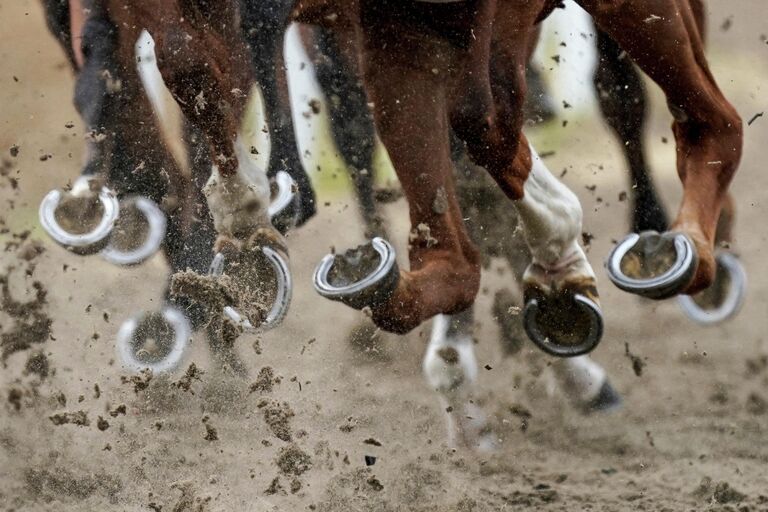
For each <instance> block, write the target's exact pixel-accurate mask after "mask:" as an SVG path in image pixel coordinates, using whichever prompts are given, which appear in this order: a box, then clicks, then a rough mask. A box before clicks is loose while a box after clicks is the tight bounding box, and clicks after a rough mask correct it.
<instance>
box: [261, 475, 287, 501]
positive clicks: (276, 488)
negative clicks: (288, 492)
mask: <svg viewBox="0 0 768 512" xmlns="http://www.w3.org/2000/svg"><path fill="white" fill-rule="evenodd" d="M278 493H280V494H285V489H284V488H283V485H282V484H281V483H280V477H279V476H276V477H275V478H273V479H272V481H271V482H270V483H269V487H267V488H266V489H265V490H264V494H267V495H269V496H272V495H275V494H278Z"/></svg>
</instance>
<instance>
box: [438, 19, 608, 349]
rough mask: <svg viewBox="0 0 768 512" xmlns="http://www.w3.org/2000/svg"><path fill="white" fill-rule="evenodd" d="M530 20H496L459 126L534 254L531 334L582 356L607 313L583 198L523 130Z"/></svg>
mask: <svg viewBox="0 0 768 512" xmlns="http://www.w3.org/2000/svg"><path fill="white" fill-rule="evenodd" d="M523 14H525V13H523ZM527 15H528V17H531V16H535V15H536V14H535V13H527ZM528 17H526V16H525V15H521V13H515V16H510V15H509V14H508V13H507V12H506V11H504V12H502V11H501V10H500V12H499V13H498V16H497V17H496V19H495V20H494V37H495V38H496V41H495V43H494V53H493V55H492V61H491V76H490V77H488V72H487V71H486V72H485V77H486V78H483V74H482V72H478V71H477V70H472V69H471V68H470V71H471V72H470V73H467V74H466V77H465V81H464V83H462V84H461V86H460V90H459V91H458V94H457V100H456V106H455V108H454V113H453V116H452V124H453V127H454V129H456V131H457V134H458V135H459V136H460V137H461V138H462V139H463V140H465V141H466V143H467V148H468V149H469V151H470V155H471V156H472V158H473V159H474V160H475V162H477V163H478V164H480V165H482V166H483V167H485V169H486V170H487V171H488V172H489V173H490V174H491V176H492V177H493V178H494V179H495V180H496V182H497V184H498V185H499V186H500V188H501V189H502V191H504V192H505V194H506V195H507V196H508V197H509V198H511V199H513V200H514V202H513V204H514V206H515V208H516V211H517V215H518V219H519V222H520V225H521V226H522V231H523V234H524V236H525V239H526V242H527V244H528V246H529V250H530V253H531V263H530V265H529V266H528V268H527V270H526V271H525V276H524V279H523V291H524V296H525V304H526V306H525V309H524V311H523V320H524V325H525V327H526V331H527V333H528V336H529V337H530V338H531V340H532V341H533V342H534V343H535V344H537V345H538V346H539V347H540V348H541V349H542V350H544V351H545V352H547V353H549V354H552V355H556V356H575V355H579V354H583V353H586V352H588V351H590V350H592V349H593V348H594V347H595V346H596V345H597V343H598V342H599V340H600V337H601V334H602V314H601V312H600V308H599V306H598V302H597V301H598V297H597V290H596V280H595V275H594V272H593V271H592V268H591V267H590V265H589V263H588V261H587V258H586V255H585V254H584V251H583V249H582V248H581V247H580V246H579V243H578V239H579V237H580V234H581V218H582V211H581V206H580V204H579V202H578V199H577V198H576V196H575V195H574V194H573V193H572V192H571V191H570V190H568V189H567V188H566V187H565V186H564V185H563V184H562V183H560V182H559V181H558V180H557V179H555V178H554V176H552V174H551V173H550V172H549V170H548V169H547V168H546V166H545V165H544V163H543V162H542V161H541V159H540V158H538V156H537V155H536V154H535V152H534V151H533V149H532V148H530V147H529V146H528V144H527V142H526V140H525V138H524V137H523V135H522V133H521V131H520V130H521V127H522V115H521V114H522V102H523V101H524V98H525V92H526V91H525V75H524V69H525V62H526V60H527V51H526V49H527V46H526V45H527V44H528V43H527V41H525V39H524V38H525V37H527V31H526V28H525V27H527V26H529V25H530V23H532V19H530V18H528ZM521 39H522V40H521ZM475 62H477V60H475Z"/></svg>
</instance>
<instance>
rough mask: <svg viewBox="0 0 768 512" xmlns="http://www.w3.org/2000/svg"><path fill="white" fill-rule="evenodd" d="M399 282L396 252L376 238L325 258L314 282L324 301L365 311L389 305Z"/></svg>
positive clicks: (319, 265) (385, 242) (317, 270)
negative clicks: (385, 304) (365, 309)
mask: <svg viewBox="0 0 768 512" xmlns="http://www.w3.org/2000/svg"><path fill="white" fill-rule="evenodd" d="M399 278H400V271H399V269H398V267H397V262H396V261H395V249H394V248H393V247H392V246H391V245H390V244H389V242H387V241H386V240H384V239H382V238H379V237H376V238H374V239H373V240H371V241H370V242H369V243H367V244H364V245H361V246H359V247H357V248H355V249H350V250H348V251H347V252H345V253H344V254H335V255H334V254H329V255H327V256H325V257H324V258H323V259H322V260H321V261H320V263H319V264H318V266H317V268H316V269H315V275H314V278H313V282H314V285H315V290H317V292H318V293H319V294H320V295H322V296H323V297H325V298H327V299H331V300H335V301H339V302H342V303H344V304H346V305H347V306H350V307H352V308H355V309H363V308H365V307H373V306H376V305H378V304H382V303H384V302H386V301H387V300H388V299H389V297H390V296H391V295H392V292H394V290H395V288H396V287H397V283H398V280H399Z"/></svg>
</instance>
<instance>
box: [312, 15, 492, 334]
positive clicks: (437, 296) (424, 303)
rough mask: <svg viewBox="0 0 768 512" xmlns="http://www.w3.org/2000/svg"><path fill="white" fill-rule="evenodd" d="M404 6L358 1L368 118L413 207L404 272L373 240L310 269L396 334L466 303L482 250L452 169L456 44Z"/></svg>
mask: <svg viewBox="0 0 768 512" xmlns="http://www.w3.org/2000/svg"><path fill="white" fill-rule="evenodd" d="M445 5H449V4H445ZM445 5H440V6H439V7H435V6H432V5H431V4H430V5H429V6H428V7H425V4H420V3H419V2H416V3H413V8H414V9H422V10H424V9H426V10H429V9H430V8H431V9H434V10H435V11H437V12H443V11H442V9H441V8H442V7H445ZM453 8H454V9H456V7H453ZM465 8H466V7H465V6H463V5H461V7H460V9H465ZM410 10H411V3H408V7H407V8H406V7H405V6H404V5H389V4H387V5H380V4H377V3H376V2H364V5H362V6H361V11H362V13H363V15H362V19H363V22H362V26H363V33H364V39H365V40H364V52H365V78H366V82H367V85H368V92H369V95H370V99H371V101H372V102H373V104H374V117H375V119H376V125H377V128H378V133H379V135H380V137H381V139H382V141H383V143H384V145H385V146H386V147H387V148H389V152H390V158H391V159H392V163H393V164H394V167H395V170H396V172H397V175H398V178H399V179H400V183H401V185H402V187H403V190H404V192H405V195H406V198H407V200H408V205H409V210H410V218H411V225H412V231H411V234H410V236H409V242H410V246H409V260H410V270H409V271H398V270H397V267H396V265H395V264H394V251H393V249H392V248H391V246H388V244H386V245H385V244H384V243H383V242H382V241H380V240H377V239H374V243H373V245H372V247H364V248H360V249H358V250H356V251H351V252H348V253H347V254H346V255H343V256H342V255H338V256H336V257H335V258H334V257H333V256H331V255H329V256H327V257H326V258H325V259H324V260H323V261H322V262H321V263H320V265H319V266H318V268H317V270H316V272H315V287H316V289H317V290H318V292H319V293H321V294H322V295H324V296H325V297H327V298H331V299H335V300H340V301H342V302H344V303H346V304H348V305H350V306H352V307H356V308H358V309H363V308H365V307H369V308H370V309H371V313H372V318H373V320H374V322H375V323H376V324H377V325H378V326H379V327H381V328H383V329H386V330H389V331H392V332H396V333H405V332H408V331H409V330H411V329H413V328H414V327H416V326H418V325H419V324H420V323H421V322H423V321H424V320H426V319H428V318H430V317H432V316H434V315H436V314H438V313H448V314H452V313H458V312H459V311H462V310H464V309H466V308H467V307H468V306H469V305H470V304H472V302H473V301H474V298H475V295H476V294H477V290H478V287H479V282H480V267H479V256H478V253H477V250H476V249H475V248H474V246H473V245H472V244H471V242H470V241H469V238H468V236H467V234H466V231H465V229H464V226H463V223H462V220H461V213H460V211H459V207H458V204H457V202H456V193H455V190H454V183H453V176H452V172H451V160H450V147H449V146H450V145H449V139H448V110H447V107H448V105H447V92H448V91H447V87H446V80H447V79H448V78H449V75H450V70H451V68H452V66H454V65H456V62H455V57H456V49H455V48H453V47H452V46H451V45H450V44H446V43H445V42H443V41H439V40H434V39H430V38H429V37H428V36H424V35H423V33H422V31H421V30H420V29H419V28H418V27H414V26H408V25H407V23H406V22H405V21H403V20H404V18H407V17H408V16H409V15H410V14H409V13H410ZM406 11H408V12H406ZM372 250H376V251H377V252H378V258H377V257H376V255H374V254H372ZM361 274H362V275H363V276H364V277H363V278H362V279H361V278H360V275H361Z"/></svg>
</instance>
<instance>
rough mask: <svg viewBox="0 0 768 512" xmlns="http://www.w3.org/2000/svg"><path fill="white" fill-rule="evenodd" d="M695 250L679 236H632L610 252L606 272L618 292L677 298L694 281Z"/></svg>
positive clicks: (651, 232) (650, 234) (648, 234)
mask: <svg viewBox="0 0 768 512" xmlns="http://www.w3.org/2000/svg"><path fill="white" fill-rule="evenodd" d="M697 264H698V256H697V254H696V249H695V247H694V245H693V243H692V242H691V240H690V239H689V238H688V237H687V236H685V235H683V234H681V233H672V232H667V233H662V234H659V233H656V232H654V231H645V232H643V233H640V234H637V233H632V234H630V235H629V236H627V237H626V238H625V239H624V240H622V241H621V242H619V243H618V244H617V245H616V247H614V248H613V251H611V254H610V256H609V257H608V261H607V263H606V269H607V271H608V277H609V278H610V279H611V281H612V282H613V284H615V285H616V286H617V287H618V288H620V289H622V290H624V291H626V292H629V293H634V294H636V295H640V296H643V297H647V298H649V299H655V300H661V299H667V298H669V297H672V296H674V295H677V294H679V293H680V292H681V291H682V290H684V289H685V287H686V286H688V284H689V283H690V282H691V279H693V276H694V273H695V271H696V266H697Z"/></svg>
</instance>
